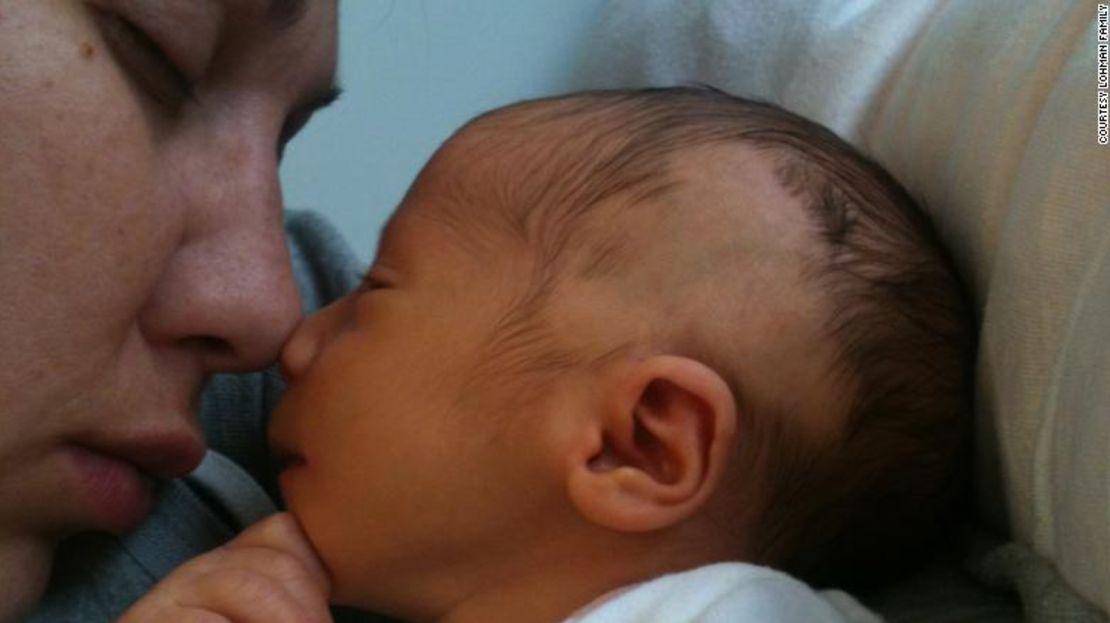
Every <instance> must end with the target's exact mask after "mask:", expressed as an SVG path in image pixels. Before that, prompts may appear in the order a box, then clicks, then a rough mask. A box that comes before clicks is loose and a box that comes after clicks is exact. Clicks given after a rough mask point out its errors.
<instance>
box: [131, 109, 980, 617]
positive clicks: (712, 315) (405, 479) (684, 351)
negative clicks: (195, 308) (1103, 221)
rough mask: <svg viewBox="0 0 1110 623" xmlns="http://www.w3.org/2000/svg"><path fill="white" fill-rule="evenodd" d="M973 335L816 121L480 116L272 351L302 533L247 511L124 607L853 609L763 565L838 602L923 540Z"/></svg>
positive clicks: (895, 203)
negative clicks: (341, 288) (338, 291)
mask: <svg viewBox="0 0 1110 623" xmlns="http://www.w3.org/2000/svg"><path fill="white" fill-rule="evenodd" d="M972 327H973V324H972V319H971V314H970V311H969V307H968V304H967V302H966V300H965V298H964V297H963V295H962V292H961V288H960V285H959V281H958V279H957V277H956V275H955V273H954V271H953V269H952V265H951V262H950V261H949V259H948V258H947V256H946V255H945V253H944V252H943V251H942V250H941V247H940V245H939V243H938V241H937V237H936V235H935V234H934V232H933V230H932V228H931V227H930V225H929V224H928V222H927V221H926V219H925V218H924V217H923V216H922V214H921V212H920V211H919V210H918V209H917V208H916V207H915V206H914V203H913V201H912V200H911V198H910V197H909V196H908V195H907V193H906V192H905V190H903V189H902V188H901V187H900V186H899V185H898V184H897V183H896V182H895V181H894V180H893V179H892V178H891V177H890V176H889V175H888V174H887V173H886V172H884V171H883V170H882V169H881V168H879V167H878V166H877V165H875V164H874V163H872V162H871V161H869V160H867V159H865V158H863V157H861V156H860V155H859V154H858V153H857V152H856V151H855V150H854V149H853V148H851V147H850V146H848V145H847V144H846V143H845V142H843V141H841V140H840V139H838V138H837V137H835V136H834V135H833V134H832V133H830V132H829V131H827V130H825V129H823V128H821V127H820V126H818V125H816V124H814V123H811V122H809V121H806V120H804V119H802V118H800V117H798V116H796V115H793V114H790V113H787V112H785V111H782V110H780V109H778V108H776V107H773V106H770V105H767V104H762V103H756V102H751V101H747V100H743V99H739V98H735V97H732V96H729V95H726V94H724V93H721V92H718V91H715V90H712V89H708V88H702V87H696V88H695V87H691V88H673V89H650V90H640V91H613V92H591V93H583V94H575V95H570V96H566V97H559V98H553V99H547V100H539V101H532V102H525V103H522V104H517V105H513V106H509V107H507V108H503V109H500V110H496V111H494V112H491V113H488V114H485V115H482V116H480V117H478V118H477V119H475V120H473V121H471V122H470V123H469V124H467V125H466V126H465V127H464V128H463V129H462V130H460V131H459V132H458V133H456V134H455V135H454V136H453V137H452V138H451V139H450V140H449V141H447V142H446V143H445V144H444V145H443V147H442V148H441V149H440V150H439V151H438V152H437V153H436V155H435V156H434V157H433V158H432V160H431V161H430V162H429V163H428V165H427V166H426V167H425V168H424V170H423V171H422V172H421V173H420V175H419V176H418V178H417V179H416V181H415V183H414V184H413V186H412V188H411V190H410V191H409V193H408V194H407V196H406V197H405V199H404V201H403V202H402V204H401V206H400V207H399V208H398V210H397V211H396V213H395V214H394V215H393V216H392V218H391V219H390V220H389V223H388V225H387V226H386V227H385V229H384V231H383V233H382V236H381V243H380V247H379V251H378V256H377V258H376V259H375V261H374V264H373V266H372V267H371V268H370V271H369V273H368V274H367V276H366V279H365V283H364V284H363V286H362V287H361V288H359V289H358V290H357V291H355V292H352V293H351V294H350V295H348V296H347V297H345V298H343V299H341V300H340V301H338V302H336V303H334V304H333V305H331V306H329V307H328V308H326V309H324V310H322V311H320V312H319V313H317V314H316V315H314V316H312V317H310V318H308V319H306V320H305V321H304V323H303V324H302V325H301V327H300V328H299V329H298V330H297V331H296V333H295V334H294V335H293V336H292V338H291V339H290V340H289V342H288V344H287V345H286V347H285V350H284V352H283V354H282V365H283V368H284V373H285V375H286V377H287V379H288V381H289V390H288V393H287V395H286V397H285V399H284V400H283V402H282V403H281V405H280V406H279V408H278V410H277V411H276V412H275V414H274V416H273V421H272V427H271V442H272V445H273V447H274V450H275V452H276V453H278V454H279V455H281V456H282V457H284V458H285V459H286V463H287V468H286V469H285V470H284V471H283V472H282V474H281V486H282V491H283V493H284V496H285V501H286V502H287V504H288V507H289V510H290V511H291V513H292V515H293V516H295V517H296V519H297V520H298V522H299V525H300V526H302V527H303V530H304V532H303V536H302V533H301V532H300V530H299V528H298V526H297V522H294V521H293V520H292V519H290V517H289V516H288V515H279V516H277V517H275V518H271V519H270V520H267V521H266V522H263V523H262V524H260V525H258V526H256V527H254V528H252V529H251V530H249V531H248V532H246V533H244V535H242V536H241V537H240V538H239V539H237V540H236V541H233V542H232V543H231V544H230V545H228V546H226V547H224V548H221V550H217V551H216V552H213V553H210V554H208V555H206V556H204V557H201V558H198V559H196V560H194V561H192V562H190V563H189V564H187V565H185V566H184V567H182V568H181V569H179V570H178V571H177V572H175V574H173V575H171V576H170V578H168V579H167V580H166V581H164V582H163V584H161V585H159V587H158V588H157V589H155V591H154V592H152V593H151V594H150V595H149V596H148V597H147V598H146V599H145V600H144V601H142V602H140V603H139V604H138V605H137V606H136V607H135V608H133V610H132V611H131V614H130V616H131V617H133V618H132V620H145V619H143V618H142V617H143V616H144V614H145V615H146V616H148V617H153V616H155V615H154V614H152V613H162V614H159V615H157V616H162V617H163V618H164V617H165V616H166V613H171V612H175V611H174V610H173V607H172V605H167V604H175V603H176V604H177V605H178V606H179V607H183V606H182V604H185V605H188V606H189V607H192V608H196V609H197V610H200V611H205V610H207V611H210V612H220V613H222V614H224V615H226V616H228V617H229V618H232V619H234V620H237V621H238V620H256V618H257V620H266V621H277V620H286V619H283V618H279V617H282V616H285V617H286V618H287V619H288V620H298V621H306V620H326V616H327V613H326V608H325V606H324V604H325V600H326V598H327V595H328V592H329V591H330V598H331V599H332V600H333V601H335V602H337V603H341V604H346V605H351V606H356V607H358V608H363V609H367V610H372V611H377V612H383V613H387V614H389V615H392V616H396V617H399V618H401V619H404V620H417V621H425V620H428V621H456V622H465V621H514V622H515V621H525V622H527V621H560V620H568V618H569V620H574V621H646V620H652V621H668V622H670V621H688V620H689V621H693V620H713V621H724V620H728V621H734V620H735V621H742V620H752V621H840V620H871V619H870V617H871V615H869V614H867V613H866V612H865V611H863V610H862V608H860V607H859V606H858V605H854V602H852V601H851V600H850V599H849V598H847V597H846V596H844V595H843V594H839V593H828V592H824V593H819V592H816V591H814V590H812V589H810V588H808V587H807V586H806V585H805V584H803V583H802V582H801V581H799V580H796V579H794V578H791V577H790V576H788V575H786V574H787V573H789V574H791V575H793V576H794V577H796V578H798V579H800V580H802V581H805V582H808V583H809V584H811V585H813V586H818V587H828V586H839V587H845V588H851V589H859V588H865V587H867V586H869V585H872V584H874V583H875V582H876V581H877V580H880V579H884V578H889V577H892V576H893V575H895V574H897V573H899V572H901V571H904V570H907V569H910V568H912V567H913V566H914V565H917V564H918V563H919V562H920V561H921V560H922V558H923V557H924V556H925V555H926V554H927V553H928V552H929V551H930V548H932V547H934V545H935V543H936V537H937V535H939V534H942V533H943V530H942V529H943V528H944V527H945V526H946V525H947V521H948V519H949V518H950V516H951V511H952V509H953V508H955V507H956V505H957V503H958V501H959V499H960V496H961V495H962V493H963V491H964V485H963V483H964V481H965V479H964V474H963V468H964V467H965V459H966V450H967V443H966V440H967V439H968V434H967V433H968V415H969V409H970V406H969V393H970V373H969V369H970V363H971V357H972V349H973V343H974V339H973V338H974V336H973V328H972ZM305 537H307V541H306V540H305ZM309 544H311V547H310V546H309ZM313 552H316V553H318V555H319V562H317V561H316V559H315V557H314V555H313ZM291 560H292V561H295V562H294V563H290V562H289V561H291ZM321 563H322V564H321ZM771 568H774V569H778V570H780V571H781V572H780V571H773V570H771ZM221 574H222V576H221ZM220 577H223V578H224V579H223V580H217V579H215V578H220ZM229 577H230V578H232V579H231V584H230V585H229V584H228V582H227V578H229ZM260 577H263V578H269V579H262V580H259V578H260ZM183 578H184V579H183ZM205 578H207V579H205ZM205 586H207V587H208V588H207V589H205V588H204V587H205ZM221 586H222V587H223V588H218V587H221ZM229 586H230V587H229ZM198 587H201V588H198ZM269 591H272V592H274V593H275V595H276V596H271V595H269ZM261 595H267V596H266V597H261ZM283 613H284V614H283ZM236 617H238V618H236ZM252 617H255V618H252ZM317 617H319V618H317ZM651 617H655V618H651ZM699 617H701V618H699ZM714 617H716V618H714ZM171 619H172V617H171ZM204 620H207V619H204Z"/></svg>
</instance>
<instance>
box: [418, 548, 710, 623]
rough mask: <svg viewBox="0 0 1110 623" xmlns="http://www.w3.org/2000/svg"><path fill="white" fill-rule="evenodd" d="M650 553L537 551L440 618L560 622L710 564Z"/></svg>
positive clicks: (446, 621) (458, 622) (457, 622)
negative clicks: (627, 591) (622, 593)
mask: <svg viewBox="0 0 1110 623" xmlns="http://www.w3.org/2000/svg"><path fill="white" fill-rule="evenodd" d="M676 549H677V548H676ZM648 551H650V553H649V554H646V555H645V553H644V550H643V549H641V548H629V547H622V546H620V545H616V546H612V547H604V548H603V547H598V548H592V549H587V548H583V549H582V551H581V552H579V553H578V554H577V555H575V554H570V555H568V552H566V551H562V552H558V553H557V554H555V555H551V556H544V555H537V556H535V557H532V559H531V560H528V561H522V564H521V565H520V566H519V567H518V568H517V569H516V571H515V572H513V573H512V574H507V577H504V578H503V579H502V580H501V581H499V582H494V583H491V584H490V585H489V586H488V587H486V588H485V589H484V590H479V591H477V592H475V593H474V594H472V595H470V596H469V597H467V598H466V599H464V600H462V601H460V602H459V603H457V604H456V605H455V606H454V607H453V608H451V610H450V611H449V612H448V613H446V614H445V616H444V617H442V618H441V619H440V620H439V621H440V623H476V622H479V621H481V622H485V621H519V622H521V623H532V622H535V623H555V622H557V621H562V620H564V619H566V618H567V617H569V616H571V615H572V614H574V613H575V612H576V611H578V610H581V609H582V608H584V607H585V606H587V605H589V604H591V603H593V602H596V601H599V600H601V599H604V598H606V597H609V596H612V594H613V593H616V592H619V590H620V589H622V588H624V587H627V586H629V585H632V584H636V583H639V582H644V581H646V580H649V579H651V578H654V577H657V576H659V575H663V574H665V573H669V572H673V571H679V570H683V569H690V568H693V567H696V566H699V565H700V564H703V563H704V562H708V561H703V560H699V559H697V558H696V557H694V556H691V555H690V554H689V552H688V551H687V552H682V553H679V552H677V551H675V552H671V555H668V554H667V553H665V552H663V551H661V550H660V549H656V548H651V549H650V550H648ZM553 554H554V553H553Z"/></svg>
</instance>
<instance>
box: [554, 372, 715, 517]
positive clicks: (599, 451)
mask: <svg viewBox="0 0 1110 623" xmlns="http://www.w3.org/2000/svg"><path fill="white" fill-rule="evenodd" d="M603 383H604V384H605V386H604V388H603V391H604V396H605V398H604V399H603V401H602V402H601V410H600V412H599V413H596V414H594V416H595V417H593V418H592V419H590V420H589V425H590V426H592V427H594V428H593V430H592V431H590V433H591V434H589V435H586V436H583V437H581V439H583V440H584V441H583V442H582V443H581V444H580V445H579V447H578V449H577V452H576V453H575V459H574V463H573V464H572V465H571V471H570V473H569V475H568V476H569V478H568V491H569V494H570V498H571V500H572V502H573V503H574V505H575V506H576V507H577V508H578V511H579V512H580V513H581V514H582V515H583V516H584V517H586V518H587V519H589V520H590V521H592V522H593V523H595V524H598V525H601V526H604V527H607V528H610V529H613V530H619V531H622V532H645V531H650V530H658V529H662V528H666V527H669V526H672V525H674V524H676V523H679V522H681V521H682V520H684V519H686V518H687V517H690V516H691V515H693V514H694V513H695V512H696V511H697V510H698V509H699V508H701V506H702V505H703V504H704V503H705V502H706V500H708V499H709V497H710V496H711V495H712V494H713V492H714V490H715V489H716V488H717V485H718V483H719V481H720V479H721V476H722V474H723V473H724V471H725V468H726V466H727V463H728V460H729V457H730V455H731V454H732V446H733V438H734V436H735V430H736V405H735V401H734V399H733V395H732V391H731V390H730V389H729V386H728V384H727V383H726V382H725V380H724V379H723V378H721V376H720V375H719V374H717V373H716V372H715V371H713V369H712V368H709V367H708V366H706V365H704V364H702V363H700V362H698V361H695V360H693V359H689V358H686V357H676V356H670V355H660V356H654V357H650V358H648V359H645V360H642V361H638V362H636V363H634V364H632V365H631V366H630V367H628V368H622V369H621V370H620V371H617V372H613V373H611V374H609V375H607V376H606V377H605V378H604V380H603ZM586 440H588V441H586Z"/></svg>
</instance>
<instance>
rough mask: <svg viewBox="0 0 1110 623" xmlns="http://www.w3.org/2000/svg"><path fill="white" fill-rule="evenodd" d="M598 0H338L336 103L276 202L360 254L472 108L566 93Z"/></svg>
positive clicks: (289, 160) (287, 166) (288, 165)
mask: <svg viewBox="0 0 1110 623" xmlns="http://www.w3.org/2000/svg"><path fill="white" fill-rule="evenodd" d="M602 4H603V0H342V1H341V3H340V75H341V83H342V86H343V88H344V95H343V97H342V99H341V100H340V101H339V102H338V103H337V104H335V105H334V106H333V107H332V108H331V109H329V110H327V111H325V112H322V113H320V114H318V115H317V116H316V117H315V118H314V119H313V122H312V123H311V124H310V125H309V127H308V128H306V129H305V131H304V132H303V133H302V134H301V135H300V136H299V137H297V139H296V140H294V141H293V143H292V144H291V145H290V146H289V149H288V150H287V151H286V155H285V162H284V163H283V165H282V171H281V174H282V180H283V182H284V184H285V199H286V205H287V206H289V207H290V208H302V207H312V208H314V209H317V210H320V211H322V212H325V213H326V214H327V215H328V216H329V217H331V219H332V221H334V222H335V223H336V224H338V225H339V227H340V229H341V231H343V232H344V234H345V235H346V236H347V238H348V240H349V241H350V242H351V244H352V245H353V246H354V247H355V249H356V251H357V252H358V253H359V255H360V256H362V257H363V258H364V259H366V260H369V259H370V258H371V256H372V252H373V247H374V245H375V243H376V241H377V233H378V229H379V228H380V226H381V223H382V222H383V220H384V219H385V218H386V216H387V215H388V214H389V212H390V211H391V210H392V208H393V207H394V206H395V205H396V203H397V202H398V200H399V199H400V198H401V195H402V194H403V193H404V191H405V189H406V188H408V185H409V183H410V182H411V181H412V178H413V176H414V175H415V174H416V172H417V171H418V170H419V168H420V166H421V165H422V164H423V163H424V162H425V161H426V160H427V159H428V157H429V156H430V155H431V154H432V152H433V151H434V150H435V148H436V147H437V146H438V145H439V143H440V142H441V141H442V140H443V139H445V138H446V137H447V136H448V135H449V134H450V133H451V132H452V131H453V130H454V129H455V128H457V127H458V126H459V125H461V124H462V123H463V122H465V121H466V120H467V119H469V118H470V117H472V116H474V115H475V114H477V113H479V112H481V111H484V110H487V109H489V108H493V107H496V106H499V105H502V104H507V103H509V102H512V101H516V100H519V99H524V98H528V97H538V96H542V95H550V94H555V93H560V92H564V91H566V90H568V89H569V88H570V84H571V78H572V76H573V74H574V69H575V67H576V65H577V63H579V62H580V60H581V59H580V58H579V50H580V49H581V48H582V44H583V42H584V40H585V38H586V37H587V36H588V35H589V32H590V29H591V28H592V27H593V25H594V23H595V21H596V19H597V17H598V15H599V14H600V11H601V7H602Z"/></svg>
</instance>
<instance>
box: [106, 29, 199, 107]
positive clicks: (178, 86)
mask: <svg viewBox="0 0 1110 623" xmlns="http://www.w3.org/2000/svg"><path fill="white" fill-rule="evenodd" d="M93 11H94V14H95V16H96V20H97V23H98V24H99V25H100V29H101V32H102V33H103V36H104V40H105V41H106V42H107V44H108V46H109V47H110V48H111V49H112V53H113V54H114V55H115V56H116V59H117V60H118V61H119V63H120V64H121V65H122V66H123V67H124V68H125V69H126V71H127V73H128V74H129V75H130V77H131V78H132V79H133V80H134V81H135V82H136V83H137V84H138V86H139V88H141V89H142V90H143V91H144V92H145V93H146V94H147V95H148V96H150V98H151V99H153V100H155V101H156V102H158V103H159V104H161V105H162V106H164V107H166V108H167V109H168V110H169V111H170V112H174V113H176V112H177V111H178V110H179V109H180V108H181V105H182V104H184V103H185V101H186V100H189V99H192V98H193V82H192V81H191V80H190V79H189V77H188V76H187V75H186V74H185V72H184V71H182V70H181V68H180V67H179V66H178V65H177V64H176V63H175V62H174V61H173V60H172V59H171V58H170V57H169V56H168V55H167V54H166V52H165V51H164V50H163V49H162V46H160V45H159V44H158V43H157V42H156V41H154V40H153V39H151V37H150V36H149V35H147V34H146V32H144V31H143V30H142V29H141V28H139V27H138V26H136V25H135V24H134V23H132V22H131V21H129V20H128V19H127V18H125V17H123V16H121V15H118V14H114V13H109V12H107V11H104V10H101V9H93Z"/></svg>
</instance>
